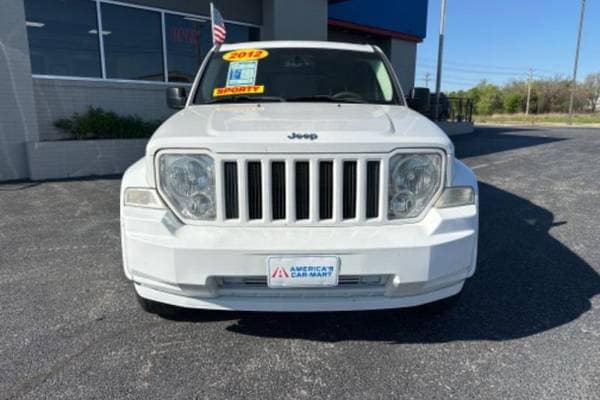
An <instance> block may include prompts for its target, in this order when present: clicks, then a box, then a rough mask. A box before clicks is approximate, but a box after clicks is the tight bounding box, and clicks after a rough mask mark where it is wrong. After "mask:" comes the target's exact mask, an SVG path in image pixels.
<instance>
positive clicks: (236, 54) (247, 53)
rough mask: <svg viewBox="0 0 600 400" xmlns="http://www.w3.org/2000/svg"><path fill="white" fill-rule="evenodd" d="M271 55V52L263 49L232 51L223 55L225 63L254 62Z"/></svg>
mask: <svg viewBox="0 0 600 400" xmlns="http://www.w3.org/2000/svg"><path fill="white" fill-rule="evenodd" d="M268 55H269V52H268V51H266V50H263V49H239V50H234V51H230V52H228V53H225V54H224V55H223V60H225V61H254V60H260V59H263V58H265V57H267V56H268Z"/></svg>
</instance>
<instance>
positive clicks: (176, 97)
mask: <svg viewBox="0 0 600 400" xmlns="http://www.w3.org/2000/svg"><path fill="white" fill-rule="evenodd" d="M186 101H187V93H186V91H185V88H183V87H170V88H168V89H167V105H168V106H169V108H174V109H176V110H180V109H182V108H183V107H185V102H186Z"/></svg>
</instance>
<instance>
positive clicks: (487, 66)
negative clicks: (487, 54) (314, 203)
mask: <svg viewBox="0 0 600 400" xmlns="http://www.w3.org/2000/svg"><path fill="white" fill-rule="evenodd" d="M420 59H421V60H423V61H425V62H431V63H434V62H435V60H433V59H431V58H428V57H422V58H420ZM444 64H445V65H449V66H455V67H467V68H470V67H474V68H485V69H486V70H489V69H492V70H494V69H495V70H500V71H514V72H517V71H519V72H525V73H527V70H529V67H524V66H505V65H491V64H473V63H464V62H452V61H444ZM535 70H536V71H540V72H547V73H550V74H555V75H561V74H564V72H558V71H555V70H550V69H544V68H535ZM517 73H518V72H517Z"/></svg>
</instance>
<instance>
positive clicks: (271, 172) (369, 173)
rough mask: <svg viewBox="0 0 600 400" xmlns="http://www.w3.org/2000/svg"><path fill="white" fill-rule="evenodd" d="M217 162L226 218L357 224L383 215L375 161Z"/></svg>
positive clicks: (290, 159) (271, 158) (273, 159)
mask: <svg viewBox="0 0 600 400" xmlns="http://www.w3.org/2000/svg"><path fill="white" fill-rule="evenodd" d="M221 163H222V164H221V168H219V169H220V170H221V171H222V172H221V173H220V174H218V175H217V179H220V177H221V176H222V177H223V178H222V180H223V181H222V183H221V184H220V185H218V187H219V188H220V190H221V195H222V196H221V197H220V199H221V200H222V201H220V202H219V203H220V204H221V205H222V206H223V207H224V209H225V210H224V213H222V214H221V215H222V216H223V219H224V221H225V222H228V221H229V222H234V221H237V222H249V223H252V222H254V223H256V222H263V223H277V222H282V223H288V224H289V223H309V224H310V223H319V224H321V223H337V222H344V221H347V222H361V221H367V220H376V219H378V218H380V216H381V214H382V212H381V210H382V209H383V206H382V205H381V204H380V203H381V201H380V199H382V198H384V197H385V196H383V195H382V193H381V190H382V187H383V186H384V185H382V184H381V180H382V179H384V178H383V174H382V173H381V172H382V171H383V168H382V165H381V164H382V163H383V161H382V160H379V159H375V160H374V159H369V158H362V157H355V158H351V157H335V158H333V159H331V158H330V159H326V158H324V159H321V158H315V157H310V156H308V157H297V158H296V157H285V158H284V157H283V156H282V158H277V156H269V157H268V158H266V159H265V158H261V159H252V158H243V159H237V160H228V159H226V158H224V159H223V160H221ZM217 206H219V204H217Z"/></svg>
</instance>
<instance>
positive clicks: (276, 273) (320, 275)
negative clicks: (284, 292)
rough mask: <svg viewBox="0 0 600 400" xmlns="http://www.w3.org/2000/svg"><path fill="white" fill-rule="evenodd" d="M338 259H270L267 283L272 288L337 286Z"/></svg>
mask: <svg viewBox="0 0 600 400" xmlns="http://www.w3.org/2000/svg"><path fill="white" fill-rule="evenodd" d="M339 271H340V260H339V258H338V257H332V256H329V257H269V258H268V260H267V282H268V284H269V287H271V288H310V287H331V286H337V284H338V275H339Z"/></svg>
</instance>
